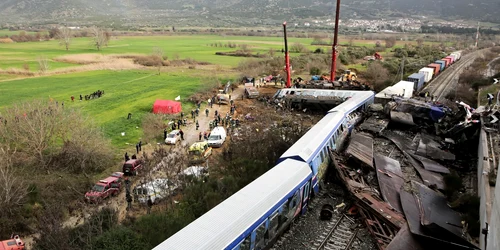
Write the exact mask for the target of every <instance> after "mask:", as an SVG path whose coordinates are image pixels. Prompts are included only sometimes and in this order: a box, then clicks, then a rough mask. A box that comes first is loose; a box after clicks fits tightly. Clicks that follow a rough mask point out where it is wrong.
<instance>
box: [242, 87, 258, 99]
mask: <svg viewBox="0 0 500 250" xmlns="http://www.w3.org/2000/svg"><path fill="white" fill-rule="evenodd" d="M245 96H246V98H249V99H251V98H257V97H259V91H258V90H257V88H255V87H251V86H249V87H247V86H245Z"/></svg>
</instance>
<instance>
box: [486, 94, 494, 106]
mask: <svg viewBox="0 0 500 250" xmlns="http://www.w3.org/2000/svg"><path fill="white" fill-rule="evenodd" d="M486 97H487V98H488V106H491V104H492V103H493V98H495V97H494V96H493V95H492V94H491V93H488V95H486Z"/></svg>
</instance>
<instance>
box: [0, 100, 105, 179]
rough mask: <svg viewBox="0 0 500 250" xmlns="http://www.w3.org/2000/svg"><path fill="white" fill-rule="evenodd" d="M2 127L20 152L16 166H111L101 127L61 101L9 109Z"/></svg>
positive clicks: (7, 139) (0, 130)
mask: <svg viewBox="0 0 500 250" xmlns="http://www.w3.org/2000/svg"><path fill="white" fill-rule="evenodd" d="M3 118H4V119H6V121H7V122H5V123H4V124H3V125H2V126H0V138H2V142H4V143H5V144H7V145H9V146H10V147H11V148H17V149H18V156H19V157H16V158H15V160H16V164H18V163H19V162H21V163H22V161H27V162H28V163H29V164H31V165H34V166H37V167H40V168H41V169H45V170H47V171H49V170H51V169H64V170H70V171H75V172H76V171H78V172H84V171H97V170H102V169H103V168H105V167H107V166H109V165H108V164H109V163H110V162H111V161H112V155H113V154H112V152H111V151H110V144H109V141H108V140H105V139H104V136H103V135H102V132H101V131H100V130H99V129H97V128H96V127H97V126H92V124H91V123H90V121H88V119H87V118H86V116H84V115H82V114H81V113H79V112H78V111H76V110H72V109H64V108H62V104H57V102H55V103H54V102H50V103H47V102H44V101H41V100H35V101H32V102H25V103H20V104H15V105H13V106H12V107H10V108H8V109H6V111H5V113H4V116H3Z"/></svg>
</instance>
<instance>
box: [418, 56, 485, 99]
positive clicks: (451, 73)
mask: <svg viewBox="0 0 500 250" xmlns="http://www.w3.org/2000/svg"><path fill="white" fill-rule="evenodd" d="M479 53H480V51H475V52H472V53H470V54H467V55H464V56H463V57H462V58H461V60H460V61H458V62H457V63H455V64H453V65H452V66H451V68H450V69H447V70H445V71H443V72H442V73H441V74H440V75H439V76H437V77H436V78H435V79H434V80H433V81H432V82H431V84H429V85H428V86H427V87H425V88H424V89H423V90H422V91H423V92H427V91H429V93H430V94H431V95H433V96H435V97H436V100H437V101H440V100H442V99H443V98H444V97H445V96H446V94H448V92H449V90H450V89H451V87H452V85H454V84H455V83H456V82H458V77H459V76H460V73H461V72H462V70H463V69H465V68H467V67H468V66H469V65H470V64H471V63H472V62H474V60H475V59H476V57H477V56H478V55H479Z"/></svg>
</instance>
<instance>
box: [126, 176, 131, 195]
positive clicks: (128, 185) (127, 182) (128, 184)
mask: <svg viewBox="0 0 500 250" xmlns="http://www.w3.org/2000/svg"><path fill="white" fill-rule="evenodd" d="M125 190H126V191H127V194H130V180H129V179H128V177H125Z"/></svg>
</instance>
